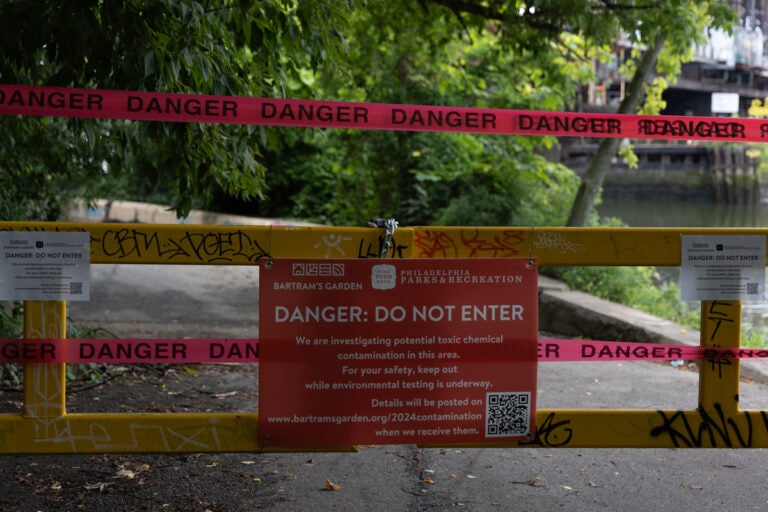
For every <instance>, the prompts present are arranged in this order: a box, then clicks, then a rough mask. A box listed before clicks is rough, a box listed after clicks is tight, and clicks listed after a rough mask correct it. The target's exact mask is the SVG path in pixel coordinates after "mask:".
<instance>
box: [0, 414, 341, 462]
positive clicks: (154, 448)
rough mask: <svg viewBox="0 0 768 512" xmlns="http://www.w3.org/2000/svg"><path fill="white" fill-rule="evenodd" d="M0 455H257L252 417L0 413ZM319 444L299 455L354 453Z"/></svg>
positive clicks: (255, 426)
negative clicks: (315, 452)
mask: <svg viewBox="0 0 768 512" xmlns="http://www.w3.org/2000/svg"><path fill="white" fill-rule="evenodd" d="M0 432H2V435H0V453H2V454H21V453H203V452H243V453H246V452H261V451H285V450H270V449H267V448H266V447H262V446H260V445H259V442H258V414H256V413H214V414H211V413H85V414H82V413H76V414H66V415H64V416H59V417H55V418H33V417H28V416H24V415H21V414H0ZM355 450H356V447H354V446H337V447H333V446H323V447H310V448H306V449H304V448H302V450H301V451H324V452H328V451H355Z"/></svg>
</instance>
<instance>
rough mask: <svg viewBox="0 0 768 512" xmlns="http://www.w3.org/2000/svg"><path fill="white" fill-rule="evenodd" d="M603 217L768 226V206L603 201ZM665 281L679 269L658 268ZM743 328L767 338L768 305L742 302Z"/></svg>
mask: <svg viewBox="0 0 768 512" xmlns="http://www.w3.org/2000/svg"><path fill="white" fill-rule="evenodd" d="M598 212H599V213H600V215H601V216H603V217H618V218H620V219H621V220H623V221H624V223H626V224H628V225H629V226H632V227H651V228H655V227H689V228H698V227H712V228H721V227H722V228H729V227H742V228H753V227H761V228H763V227H768V203H762V204H753V205H725V204H717V203H702V202H685V201H663V200H652V199H649V200H644V199H643V200H640V199H613V200H612V199H605V200H603V204H601V205H600V206H599V207H598ZM658 270H659V273H660V274H661V275H662V276H663V277H664V278H666V279H670V280H675V281H677V280H678V279H679V275H680V271H679V270H680V268H679V267H659V269H658ZM742 326H743V328H745V329H748V328H752V329H759V330H761V331H762V332H763V333H765V334H766V335H768V302H758V301H743V302H742Z"/></svg>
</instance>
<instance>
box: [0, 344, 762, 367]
mask: <svg viewBox="0 0 768 512" xmlns="http://www.w3.org/2000/svg"><path fill="white" fill-rule="evenodd" d="M538 356H539V361H541V362H554V361H562V362H574V361H581V362H584V361H675V360H687V361H691V360H698V359H704V360H715V359H765V358H768V349H751V348H723V347H716V348H715V347H713V348H710V347H691V346H686V345H670V344H657V343H638V342H619V341H594V340H560V339H551V338H540V339H539V342H538ZM258 361H259V340H258V339H255V338H242V339H240V338H197V339H195V338H192V339H85V338H73V339H0V363H257V362H258Z"/></svg>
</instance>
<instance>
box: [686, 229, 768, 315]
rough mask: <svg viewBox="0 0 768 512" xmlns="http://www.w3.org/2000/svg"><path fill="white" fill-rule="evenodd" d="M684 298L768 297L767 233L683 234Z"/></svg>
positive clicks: (739, 298) (732, 298)
mask: <svg viewBox="0 0 768 512" xmlns="http://www.w3.org/2000/svg"><path fill="white" fill-rule="evenodd" d="M680 256H681V262H680V263H681V264H680V291H681V295H682V298H683V300H765V236H762V235H683V237H682V251H681V254H680Z"/></svg>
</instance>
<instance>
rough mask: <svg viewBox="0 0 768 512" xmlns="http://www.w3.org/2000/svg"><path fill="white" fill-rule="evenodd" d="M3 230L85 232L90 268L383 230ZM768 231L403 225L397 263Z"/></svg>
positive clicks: (228, 255) (583, 259) (583, 253)
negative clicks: (89, 246) (684, 236)
mask: <svg viewBox="0 0 768 512" xmlns="http://www.w3.org/2000/svg"><path fill="white" fill-rule="evenodd" d="M0 230H15V231H19V230H35V231H86V232H88V233H90V234H91V262H92V263H167V264H179V265H186V264H193V265H194V264H196V265H254V264H256V263H257V262H258V261H259V260H261V259H263V258H266V257H275V258H300V257H303V258H361V257H368V258H377V257H379V251H380V248H381V243H382V240H383V230H382V229H379V228H342V227H328V226H204V225H188V224H180V225H176V224H102V223H88V222H81V223H76V222H71V223H66V222H59V223H50V222H0ZM684 234H688V235H694V234H695V235H705V234H709V235H714V234H728V235H744V234H751V235H763V236H766V235H768V229H766V228H536V227H411V228H408V227H400V228H398V229H397V230H396V231H395V235H394V240H393V243H392V247H391V249H390V250H389V252H388V254H387V256H388V257H390V258H392V257H396V258H408V257H415V258H473V257H483V258H509V257H517V258H520V257H523V258H525V257H535V258H538V259H539V264H540V265H625V266H632V265H659V266H677V265H680V249H681V247H680V243H681V241H680V237H681V235H684Z"/></svg>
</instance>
